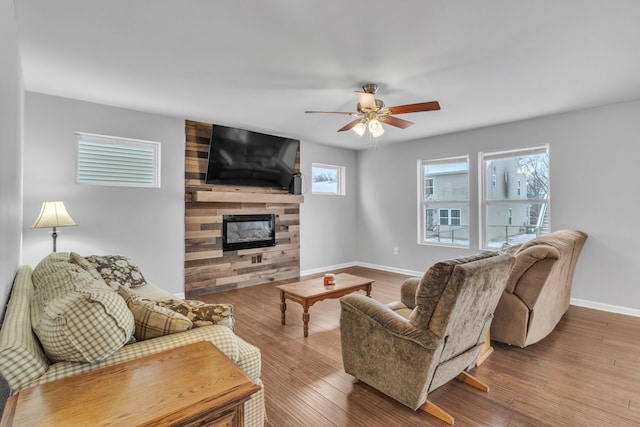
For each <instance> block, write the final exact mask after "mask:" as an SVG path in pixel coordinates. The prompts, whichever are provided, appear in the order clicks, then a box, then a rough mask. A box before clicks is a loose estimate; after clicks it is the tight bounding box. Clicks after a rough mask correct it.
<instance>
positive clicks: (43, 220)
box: [31, 201, 77, 228]
mask: <svg viewBox="0 0 640 427" xmlns="http://www.w3.org/2000/svg"><path fill="white" fill-rule="evenodd" d="M70 225H77V224H76V223H75V221H74V220H73V219H72V218H71V216H70V215H69V212H67V209H66V208H65V207H64V203H63V202H60V201H51V202H42V210H40V215H38V218H36V221H35V222H34V223H33V225H32V226H31V228H51V227H54V228H55V227H68V226H70Z"/></svg>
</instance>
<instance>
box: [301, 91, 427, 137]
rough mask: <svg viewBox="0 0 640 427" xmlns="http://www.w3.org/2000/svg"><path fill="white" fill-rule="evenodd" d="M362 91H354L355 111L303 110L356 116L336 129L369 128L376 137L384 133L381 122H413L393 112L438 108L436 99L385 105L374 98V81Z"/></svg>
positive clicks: (405, 124)
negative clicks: (356, 102) (356, 101)
mask: <svg viewBox="0 0 640 427" xmlns="http://www.w3.org/2000/svg"><path fill="white" fill-rule="evenodd" d="M362 90H363V92H359V91H356V96H357V97H358V106H357V108H356V109H357V112H344V111H305V113H307V114H314V113H325V114H348V115H350V116H353V117H356V119H355V120H353V121H351V122H349V123H347V124H346V125H345V126H343V127H341V128H340V129H338V132H344V131H346V130H349V129H353V130H354V131H355V132H356V133H357V134H358V135H360V136H362V135H364V132H365V130H367V129H369V133H370V134H371V135H372V136H373V137H374V138H377V137H379V136H380V135H382V134H383V133H384V128H383V127H382V124H383V123H384V124H388V125H391V126H395V127H398V128H400V129H405V128H408V127H409V126H411V125H412V124H413V122H410V121H408V120H404V119H399V118H397V117H394V116H393V115H394V114H407V113H418V112H421V111H434V110H439V109H440V104H439V103H438V101H428V102H420V103H417V104H407V105H398V106H395V107H385V106H384V102H382V100H380V99H376V98H375V96H374V95H375V94H376V93H377V92H378V85H377V84H375V83H367V84H365V85H363V86H362Z"/></svg>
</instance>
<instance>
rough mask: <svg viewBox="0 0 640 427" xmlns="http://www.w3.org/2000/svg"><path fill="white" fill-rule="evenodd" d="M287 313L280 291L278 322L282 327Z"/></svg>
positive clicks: (282, 294) (282, 293)
mask: <svg viewBox="0 0 640 427" xmlns="http://www.w3.org/2000/svg"><path fill="white" fill-rule="evenodd" d="M286 311H287V303H286V302H284V292H283V291H280V321H281V322H282V324H283V325H284V318H285V314H284V313H285V312H286Z"/></svg>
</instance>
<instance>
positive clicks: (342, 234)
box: [300, 141, 359, 275]
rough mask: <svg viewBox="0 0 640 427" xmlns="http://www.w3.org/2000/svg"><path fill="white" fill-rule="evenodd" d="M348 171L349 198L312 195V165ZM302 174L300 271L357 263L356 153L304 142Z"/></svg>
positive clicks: (301, 148) (329, 268)
mask: <svg viewBox="0 0 640 427" xmlns="http://www.w3.org/2000/svg"><path fill="white" fill-rule="evenodd" d="M312 163H323V164H330V165H334V166H345V168H346V194H345V195H344V196H331V195H326V194H311V164H312ZM300 171H301V172H302V174H303V175H304V181H303V190H305V189H306V191H305V193H304V203H303V204H302V205H301V206H300V228H301V230H300V248H301V249H300V270H301V272H302V274H303V275H304V274H309V273H313V272H317V271H326V270H331V269H333V268H337V267H339V266H343V265H345V264H349V263H353V261H355V260H356V238H355V235H356V228H357V221H356V220H357V209H356V203H357V194H358V186H359V185H358V175H357V163H356V153H355V152H354V151H353V150H346V149H341V148H337V147H329V146H326V145H321V144H314V143H310V142H304V141H303V142H302V143H301V144H300Z"/></svg>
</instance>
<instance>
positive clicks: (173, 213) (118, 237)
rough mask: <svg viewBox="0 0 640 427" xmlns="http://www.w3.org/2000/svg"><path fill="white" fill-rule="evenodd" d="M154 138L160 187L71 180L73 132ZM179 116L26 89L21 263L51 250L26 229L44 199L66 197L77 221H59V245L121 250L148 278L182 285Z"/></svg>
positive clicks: (44, 237)
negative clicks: (63, 224)
mask: <svg viewBox="0 0 640 427" xmlns="http://www.w3.org/2000/svg"><path fill="white" fill-rule="evenodd" d="M76 131H81V132H89V133H96V134H102V135H112V136H120V137H126V138H136V139H145V140H151V141H159V142H161V143H162V145H161V161H162V165H161V171H162V174H161V183H162V188H160V189H148V188H147V189H145V188H131V187H109V186H93V185H85V184H76V183H75V173H76V139H75V132H76ZM184 144H185V134H184V120H183V119H176V118H170V117H163V116H158V115H154V114H147V113H141V112H137V111H132V110H126V109H121V108H114V107H108V106H105V105H98V104H92V103H87V102H82V101H76V100H71V99H65V98H59V97H54V96H49V95H43V94H39V93H32V92H27V93H26V97H25V124H24V158H25V165H24V205H23V206H24V228H23V233H24V237H23V238H24V242H23V259H24V262H26V263H29V264H32V265H34V266H35V265H36V264H37V263H38V262H39V261H40V260H41V259H42V258H43V257H45V256H46V255H47V254H48V253H50V252H51V248H52V240H51V237H50V233H49V231H48V230H44V229H31V228H30V227H31V224H33V221H34V220H35V218H36V216H37V215H38V213H39V212H40V207H41V205H42V202H43V201H45V200H63V201H64V202H65V206H66V207H67V210H68V211H69V213H70V215H71V216H72V217H73V219H74V220H75V221H76V223H77V224H78V226H77V227H65V228H60V229H59V230H58V231H59V236H58V251H59V252H63V251H66V252H68V251H73V252H77V253H79V254H81V255H89V254H122V255H126V256H129V257H130V258H131V259H133V261H134V262H136V264H138V265H139V266H140V268H141V270H142V273H143V274H144V275H145V277H146V279H147V280H149V281H152V282H154V283H156V284H158V285H159V286H161V287H162V288H164V289H166V290H168V291H170V292H172V293H181V292H184V149H185V145H184Z"/></svg>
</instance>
